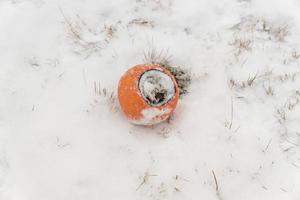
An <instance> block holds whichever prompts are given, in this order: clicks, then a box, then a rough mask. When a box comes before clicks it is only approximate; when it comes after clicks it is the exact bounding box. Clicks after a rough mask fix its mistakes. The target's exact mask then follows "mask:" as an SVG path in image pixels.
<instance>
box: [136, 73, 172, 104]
mask: <svg viewBox="0 0 300 200" xmlns="http://www.w3.org/2000/svg"><path fill="white" fill-rule="evenodd" d="M139 90H140V92H141V94H142V97H143V98H144V99H145V101H147V102H148V103H149V104H150V105H151V106H161V105H164V104H166V103H167V102H168V101H170V100H171V99H172V98H173V97H174V96H175V91H176V89H175V85H174V83H173V80H172V78H171V77H170V76H169V75H167V74H165V73H164V72H162V71H159V70H149V71H146V72H145V73H144V74H142V76H141V78H140V80H139Z"/></svg>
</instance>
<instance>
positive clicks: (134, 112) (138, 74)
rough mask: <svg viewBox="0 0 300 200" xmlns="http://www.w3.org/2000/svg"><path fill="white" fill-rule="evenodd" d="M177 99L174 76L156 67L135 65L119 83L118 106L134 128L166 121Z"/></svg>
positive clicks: (177, 89) (176, 86)
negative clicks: (136, 125)
mask: <svg viewBox="0 0 300 200" xmlns="http://www.w3.org/2000/svg"><path fill="white" fill-rule="evenodd" d="M178 98H179V88H178V85H177V82H176V80H175V78H174V76H173V75H172V74H171V73H170V72H169V71H168V70H166V69H165V68H163V67H161V66H160V65H157V64H141V65H136V66H134V67H132V68H130V69H129V70H128V71H127V72H126V73H125V74H124V75H123V76H122V77H121V79H120V81H119V86H118V99H119V103H120V106H121V108H122V110H123V112H124V114H125V115H126V116H127V117H128V118H129V119H130V120H131V121H132V122H133V123H134V124H140V125H153V124H157V123H159V122H162V121H164V120H166V119H168V118H169V117H170V116H171V114H172V113H173V111H174V109H175V107H176V105H177V102H178Z"/></svg>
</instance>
